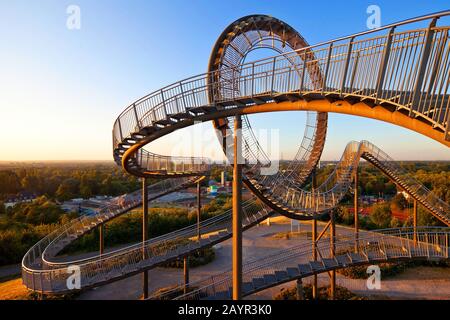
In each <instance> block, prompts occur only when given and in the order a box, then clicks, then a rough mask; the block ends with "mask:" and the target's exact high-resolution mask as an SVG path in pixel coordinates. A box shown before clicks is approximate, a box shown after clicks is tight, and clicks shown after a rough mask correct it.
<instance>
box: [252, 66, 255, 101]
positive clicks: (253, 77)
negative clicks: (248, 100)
mask: <svg viewBox="0 0 450 320" xmlns="http://www.w3.org/2000/svg"><path fill="white" fill-rule="evenodd" d="M254 94H255V63H252V97H253V95H254Z"/></svg>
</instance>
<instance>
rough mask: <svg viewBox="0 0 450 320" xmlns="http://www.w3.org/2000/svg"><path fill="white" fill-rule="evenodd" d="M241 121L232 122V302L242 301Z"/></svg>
mask: <svg viewBox="0 0 450 320" xmlns="http://www.w3.org/2000/svg"><path fill="white" fill-rule="evenodd" d="M241 129H242V119H241V116H240V115H237V116H236V118H235V120H234V163H233V199H232V200H233V201H232V204H233V222H232V229H233V240H232V242H233V252H232V265H233V266H232V269H233V300H241V299H242V163H241V161H240V160H241V152H242V137H241Z"/></svg>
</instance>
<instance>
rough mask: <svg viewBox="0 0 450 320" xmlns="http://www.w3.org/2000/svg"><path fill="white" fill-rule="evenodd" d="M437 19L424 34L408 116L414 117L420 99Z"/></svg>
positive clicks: (432, 21)
mask: <svg viewBox="0 0 450 320" xmlns="http://www.w3.org/2000/svg"><path fill="white" fill-rule="evenodd" d="M436 21H437V18H434V19H433V20H431V22H430V25H429V26H428V29H427V31H426V33H425V39H424V45H423V50H422V57H421V59H420V64H419V67H418V70H417V80H416V83H415V85H414V91H413V97H412V99H411V109H410V110H409V116H410V117H413V116H414V112H413V111H414V110H415V109H414V108H415V107H418V104H419V101H420V97H421V95H422V92H421V89H422V85H423V80H424V77H425V71H426V68H427V64H428V59H429V58H430V53H431V45H432V42H433V36H434V32H435V31H434V30H433V28H434V27H435V26H436Z"/></svg>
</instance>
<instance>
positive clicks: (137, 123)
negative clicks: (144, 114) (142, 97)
mask: <svg viewBox="0 0 450 320" xmlns="http://www.w3.org/2000/svg"><path fill="white" fill-rule="evenodd" d="M133 111H134V116H135V117H136V126H137V127H138V128H139V129H141V125H140V123H139V118H138V114H137V111H136V104H134V103H133Z"/></svg>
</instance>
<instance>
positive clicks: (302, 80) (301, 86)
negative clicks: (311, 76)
mask: <svg viewBox="0 0 450 320" xmlns="http://www.w3.org/2000/svg"><path fill="white" fill-rule="evenodd" d="M306 59H307V58H306V53H305V54H303V70H302V78H301V79H300V88H299V89H300V90H299V91H300V93H301V92H302V91H303V87H304V85H305V72H306Z"/></svg>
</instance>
